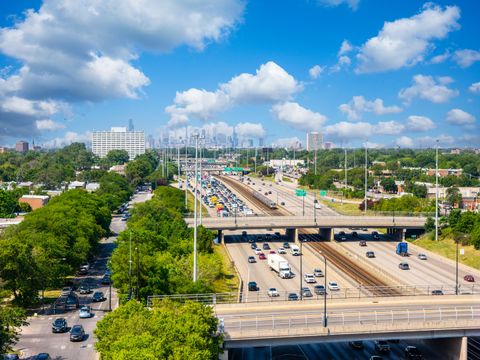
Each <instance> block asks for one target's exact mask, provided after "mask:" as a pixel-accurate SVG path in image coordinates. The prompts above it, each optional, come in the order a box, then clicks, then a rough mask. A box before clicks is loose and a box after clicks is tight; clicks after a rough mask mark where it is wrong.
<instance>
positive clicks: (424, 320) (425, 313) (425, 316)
mask: <svg viewBox="0 0 480 360" xmlns="http://www.w3.org/2000/svg"><path fill="white" fill-rule="evenodd" d="M426 321H427V311H426V310H425V309H423V322H426Z"/></svg>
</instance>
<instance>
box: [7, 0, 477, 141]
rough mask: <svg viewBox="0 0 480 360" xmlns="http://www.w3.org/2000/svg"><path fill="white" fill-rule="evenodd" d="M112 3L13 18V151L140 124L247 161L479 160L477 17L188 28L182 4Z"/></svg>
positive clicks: (296, 13) (340, 4) (444, 6)
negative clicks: (316, 155) (323, 152)
mask: <svg viewBox="0 0 480 360" xmlns="http://www.w3.org/2000/svg"><path fill="white" fill-rule="evenodd" d="M107 3H108V1H107V2H100V1H97V0H89V1H87V2H86V3H85V4H84V5H83V6H82V5H78V4H75V3H70V2H65V4H63V5H62V6H61V5H59V3H57V2H54V1H49V0H43V1H41V0H32V1H29V2H22V3H18V2H17V3H11V2H8V3H2V4H1V5H0V14H1V15H2V16H1V17H0V27H1V31H0V129H1V130H0V143H1V144H2V145H8V146H14V145H15V143H16V141H17V140H25V141H29V142H31V141H32V139H34V140H35V143H36V144H43V145H44V146H46V147H53V146H62V145H66V144H69V143H71V142H74V141H82V142H85V141H87V142H88V140H89V139H90V138H91V132H92V131H93V129H109V128H110V127H112V126H123V125H124V124H125V125H127V124H128V122H129V121H130V119H131V120H133V122H134V123H135V126H136V128H138V129H142V130H144V131H145V135H146V138H148V139H152V138H153V139H162V138H165V134H169V137H172V138H176V139H179V138H180V136H182V135H180V134H184V133H185V128H186V127H187V133H188V132H190V131H193V129H199V131H202V130H205V132H206V133H207V134H208V133H213V132H214V131H215V134H216V135H211V137H213V136H215V137H217V136H220V137H222V139H221V142H225V143H228V137H229V136H230V137H232V139H231V142H233V143H235V141H233V130H234V129H235V134H236V136H237V137H238V140H237V145H238V146H243V145H244V144H247V146H248V145H252V144H251V142H253V143H254V144H258V143H259V142H262V143H263V144H265V145H268V146H271V145H272V144H275V145H278V146H281V147H284V146H285V147H287V146H291V145H292V144H298V143H301V144H302V146H303V147H305V145H306V144H305V140H304V139H305V135H306V133H307V132H310V131H318V132H321V133H322V134H323V135H324V140H325V141H329V142H332V143H333V144H335V146H338V147H359V146H362V145H363V144H364V143H367V144H368V146H369V147H397V146H399V147H416V148H425V147H432V146H434V145H435V143H436V140H439V145H440V146H442V147H479V146H480V137H479V135H478V133H479V128H478V125H477V122H478V118H479V116H480V113H479V109H480V106H478V105H479V104H478V102H479V101H480V99H479V94H480V83H479V81H480V78H479V77H478V73H479V66H480V63H479V60H480V51H479V44H478V40H477V39H478V38H479V35H480V30H479V29H478V26H476V19H475V14H477V13H478V10H479V5H478V4H476V3H474V2H468V1H455V2H445V1H437V2H435V3H428V2H425V1H413V2H409V3H408V4H405V3H395V4H384V3H375V2H372V1H366V0H363V1H330V0H322V1H317V2H299V3H296V2H286V3H283V4H282V5H278V4H277V3H273V2H270V1H266V2H261V3H258V2H256V3H254V2H243V1H237V0H223V1H219V0H210V1H207V2H206V3H205V4H204V5H198V4H197V5H195V6H193V7H191V6H190V7H188V6H187V5H185V4H184V3H183V2H176V4H175V6H173V5H172V6H171V7H169V8H168V11H171V12H172V14H173V15H174V16H173V18H175V21H174V22H169V21H168V19H166V18H165V14H166V11H167V10H166V9H167V7H168V5H166V4H167V3H168V2H166V3H165V4H163V5H161V4H157V3H156V2H153V1H146V2H144V3H142V4H143V7H140V6H139V5H138V3H135V2H133V1H131V0H122V1H121V2H120V3H117V4H120V5H119V6H118V7H114V8H113V11H112V8H111V7H109V6H108V5H107ZM87 5H89V6H87ZM27 9H31V10H29V11H27ZM211 9H214V10H213V13H211V12H210V11H211ZM129 10H131V11H135V12H136V13H137V14H138V15H140V16H143V18H144V21H145V24H147V25H150V26H145V27H143V26H142V27H139V26H141V25H139V24H138V23H137V22H135V21H134V20H133V19H132V18H131V17H130V16H129V13H128V11H129ZM272 11H273V13H274V16H270V15H268V16H267V15H266V14H268V13H270V12H272ZM193 13H195V14H197V15H198V19H197V20H196V21H195V22H192V23H188V22H186V19H187V18H188V16H190V15H191V14H193ZM73 14H81V15H83V16H78V17H75V16H73ZM210 16H211V17H214V18H215V19H216V21H214V22H210ZM47 19H48V21H47ZM367 19H368V21H367ZM158 23H162V24H163V25H162V26H159V25H158ZM285 25H286V26H285ZM84 28H89V29H91V30H89V31H87V32H83V35H82V36H81V38H78V33H79V32H80V30H79V29H84ZM146 28H148V30H145V29H146ZM185 29H188V31H185ZM50 33H55V34H57V36H56V37H54V38H49V36H43V35H44V34H50ZM122 33H128V34H129V35H128V36H126V37H124V38H121V36H120V35H113V34H122ZM72 44H74V46H72ZM223 136H225V137H226V139H223ZM183 137H184V135H183ZM224 140H225V141H224ZM216 141H218V140H217V139H216Z"/></svg>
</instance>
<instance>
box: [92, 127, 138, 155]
mask: <svg viewBox="0 0 480 360" xmlns="http://www.w3.org/2000/svg"><path fill="white" fill-rule="evenodd" d="M110 150H126V151H127V152H128V156H129V157H130V160H133V159H135V157H136V156H137V155H141V154H144V153H145V133H144V132H143V131H128V130H127V128H126V127H112V128H111V130H110V131H93V133H92V152H93V153H94V154H95V155H97V156H99V157H105V156H106V155H107V154H108V152H109V151H110Z"/></svg>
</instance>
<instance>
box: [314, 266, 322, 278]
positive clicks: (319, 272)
mask: <svg viewBox="0 0 480 360" xmlns="http://www.w3.org/2000/svg"><path fill="white" fill-rule="evenodd" d="M313 276H315V277H323V271H322V269H319V268H315V269H313Z"/></svg>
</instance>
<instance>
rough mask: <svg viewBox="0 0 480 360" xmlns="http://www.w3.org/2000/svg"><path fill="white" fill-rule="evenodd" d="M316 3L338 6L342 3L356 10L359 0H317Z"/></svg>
mask: <svg viewBox="0 0 480 360" xmlns="http://www.w3.org/2000/svg"><path fill="white" fill-rule="evenodd" d="M318 3H319V4H320V5H323V6H329V7H334V6H339V5H342V4H345V5H347V6H348V7H349V8H350V9H352V10H354V11H355V10H357V8H358V4H359V3H360V0H318Z"/></svg>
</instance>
